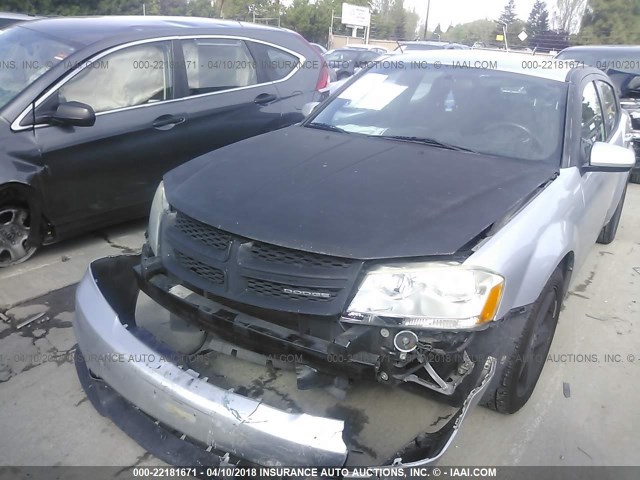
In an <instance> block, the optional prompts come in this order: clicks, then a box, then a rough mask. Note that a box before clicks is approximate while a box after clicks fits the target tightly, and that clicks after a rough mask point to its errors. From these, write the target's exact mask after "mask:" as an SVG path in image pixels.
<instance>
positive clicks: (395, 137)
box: [380, 135, 478, 153]
mask: <svg viewBox="0 0 640 480" xmlns="http://www.w3.org/2000/svg"><path fill="white" fill-rule="evenodd" d="M380 138H389V139H391V140H402V141H403V142H413V143H421V144H423V145H430V146H432V147H439V148H446V149H447V150H456V151H458V152H471V153H478V152H476V151H475V150H471V149H470V148H465V147H460V146H458V145H452V144H450V143H445V142H441V141H440V140H436V139H435V138H423V137H407V136H404V135H380Z"/></svg>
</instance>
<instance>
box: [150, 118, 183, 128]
mask: <svg viewBox="0 0 640 480" xmlns="http://www.w3.org/2000/svg"><path fill="white" fill-rule="evenodd" d="M184 121H185V118H184V117H175V116H173V115H160V116H159V117H158V118H156V119H155V120H154V121H153V123H152V125H153V128H159V129H163V130H168V129H169V128H173V127H174V126H175V125H178V124H180V123H182V122H184ZM163 127H168V128H163Z"/></svg>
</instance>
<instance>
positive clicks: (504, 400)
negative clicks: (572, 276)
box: [483, 268, 564, 414]
mask: <svg viewBox="0 0 640 480" xmlns="http://www.w3.org/2000/svg"><path fill="white" fill-rule="evenodd" d="M563 284H564V278H563V275H562V271H561V270H560V269H559V268H558V269H556V271H555V272H553V274H552V275H551V278H550V279H549V281H548V282H547V284H546V285H545V287H544V288H543V289H542V293H541V294H540V296H539V297H538V299H537V300H536V302H535V303H534V304H533V307H532V309H531V312H530V314H529V316H528V317H527V319H526V321H525V323H524V327H523V328H522V331H521V334H520V336H519V337H518V339H517V340H516V343H515V346H514V348H513V350H512V352H511V355H510V356H509V360H508V362H507V364H506V365H505V367H504V369H503V370H502V376H501V377H500V378H499V380H498V382H497V385H496V387H495V388H494V389H493V390H491V391H489V392H488V393H487V394H486V395H485V396H484V398H483V401H484V405H485V406H486V407H488V408H491V409H492V410H496V411H497V412H500V413H505V414H511V413H515V412H517V411H518V410H520V409H521V408H522V407H523V406H524V405H525V404H526V403H527V401H528V400H529V398H530V397H531V394H532V393H533V390H534V389H535V386H536V384H537V383H538V379H539V378H540V374H541V373H542V369H543V367H544V364H545V360H546V358H547V355H548V353H549V348H551V342H552V340H553V335H554V333H555V331H556V326H557V324H558V316H559V314H560V306H561V304H562V295H563Z"/></svg>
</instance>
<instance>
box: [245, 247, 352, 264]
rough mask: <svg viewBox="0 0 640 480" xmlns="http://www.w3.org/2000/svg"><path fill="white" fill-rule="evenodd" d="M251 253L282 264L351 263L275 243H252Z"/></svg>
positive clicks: (256, 256) (262, 258)
mask: <svg viewBox="0 0 640 480" xmlns="http://www.w3.org/2000/svg"><path fill="white" fill-rule="evenodd" d="M251 254H252V255H253V256H254V257H255V258H259V259H261V260H265V261H267V262H273V263H280V264H284V265H303V266H306V267H324V268H348V267H350V266H351V264H352V262H351V261H350V260H346V259H342V258H337V257H330V256H328V255H318V254H317V253H308V252H301V251H299V250H290V249H288V248H282V247H276V246H275V245H267V244H264V243H258V242H256V243H254V244H253V246H252V247H251Z"/></svg>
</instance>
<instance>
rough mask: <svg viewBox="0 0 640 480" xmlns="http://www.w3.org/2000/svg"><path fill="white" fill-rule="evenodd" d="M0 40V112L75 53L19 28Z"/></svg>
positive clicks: (71, 47)
mask: <svg viewBox="0 0 640 480" xmlns="http://www.w3.org/2000/svg"><path fill="white" fill-rule="evenodd" d="M0 40H1V41H0V108H3V107H4V106H5V105H7V104H8V103H9V102H10V101H11V100H13V99H14V98H15V97H16V96H17V95H18V94H19V93H20V92H22V91H23V90H24V89H25V88H27V87H28V86H29V85H30V84H32V83H33V82H34V81H36V80H37V79H38V78H39V77H40V76H41V75H43V74H44V73H45V72H46V71H47V70H49V69H51V68H52V67H53V66H54V65H56V64H57V63H59V62H61V61H62V60H64V59H65V58H66V57H68V56H69V55H70V54H71V53H73V52H74V50H75V48H74V47H73V46H71V45H69V44H65V43H62V42H61V41H59V40H57V39H52V38H51V37H48V36H45V35H42V34H41V33H39V32H34V31H33V30H30V29H28V28H22V27H11V28H9V29H8V30H6V31H4V32H3V33H2V35H1V36H0Z"/></svg>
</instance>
